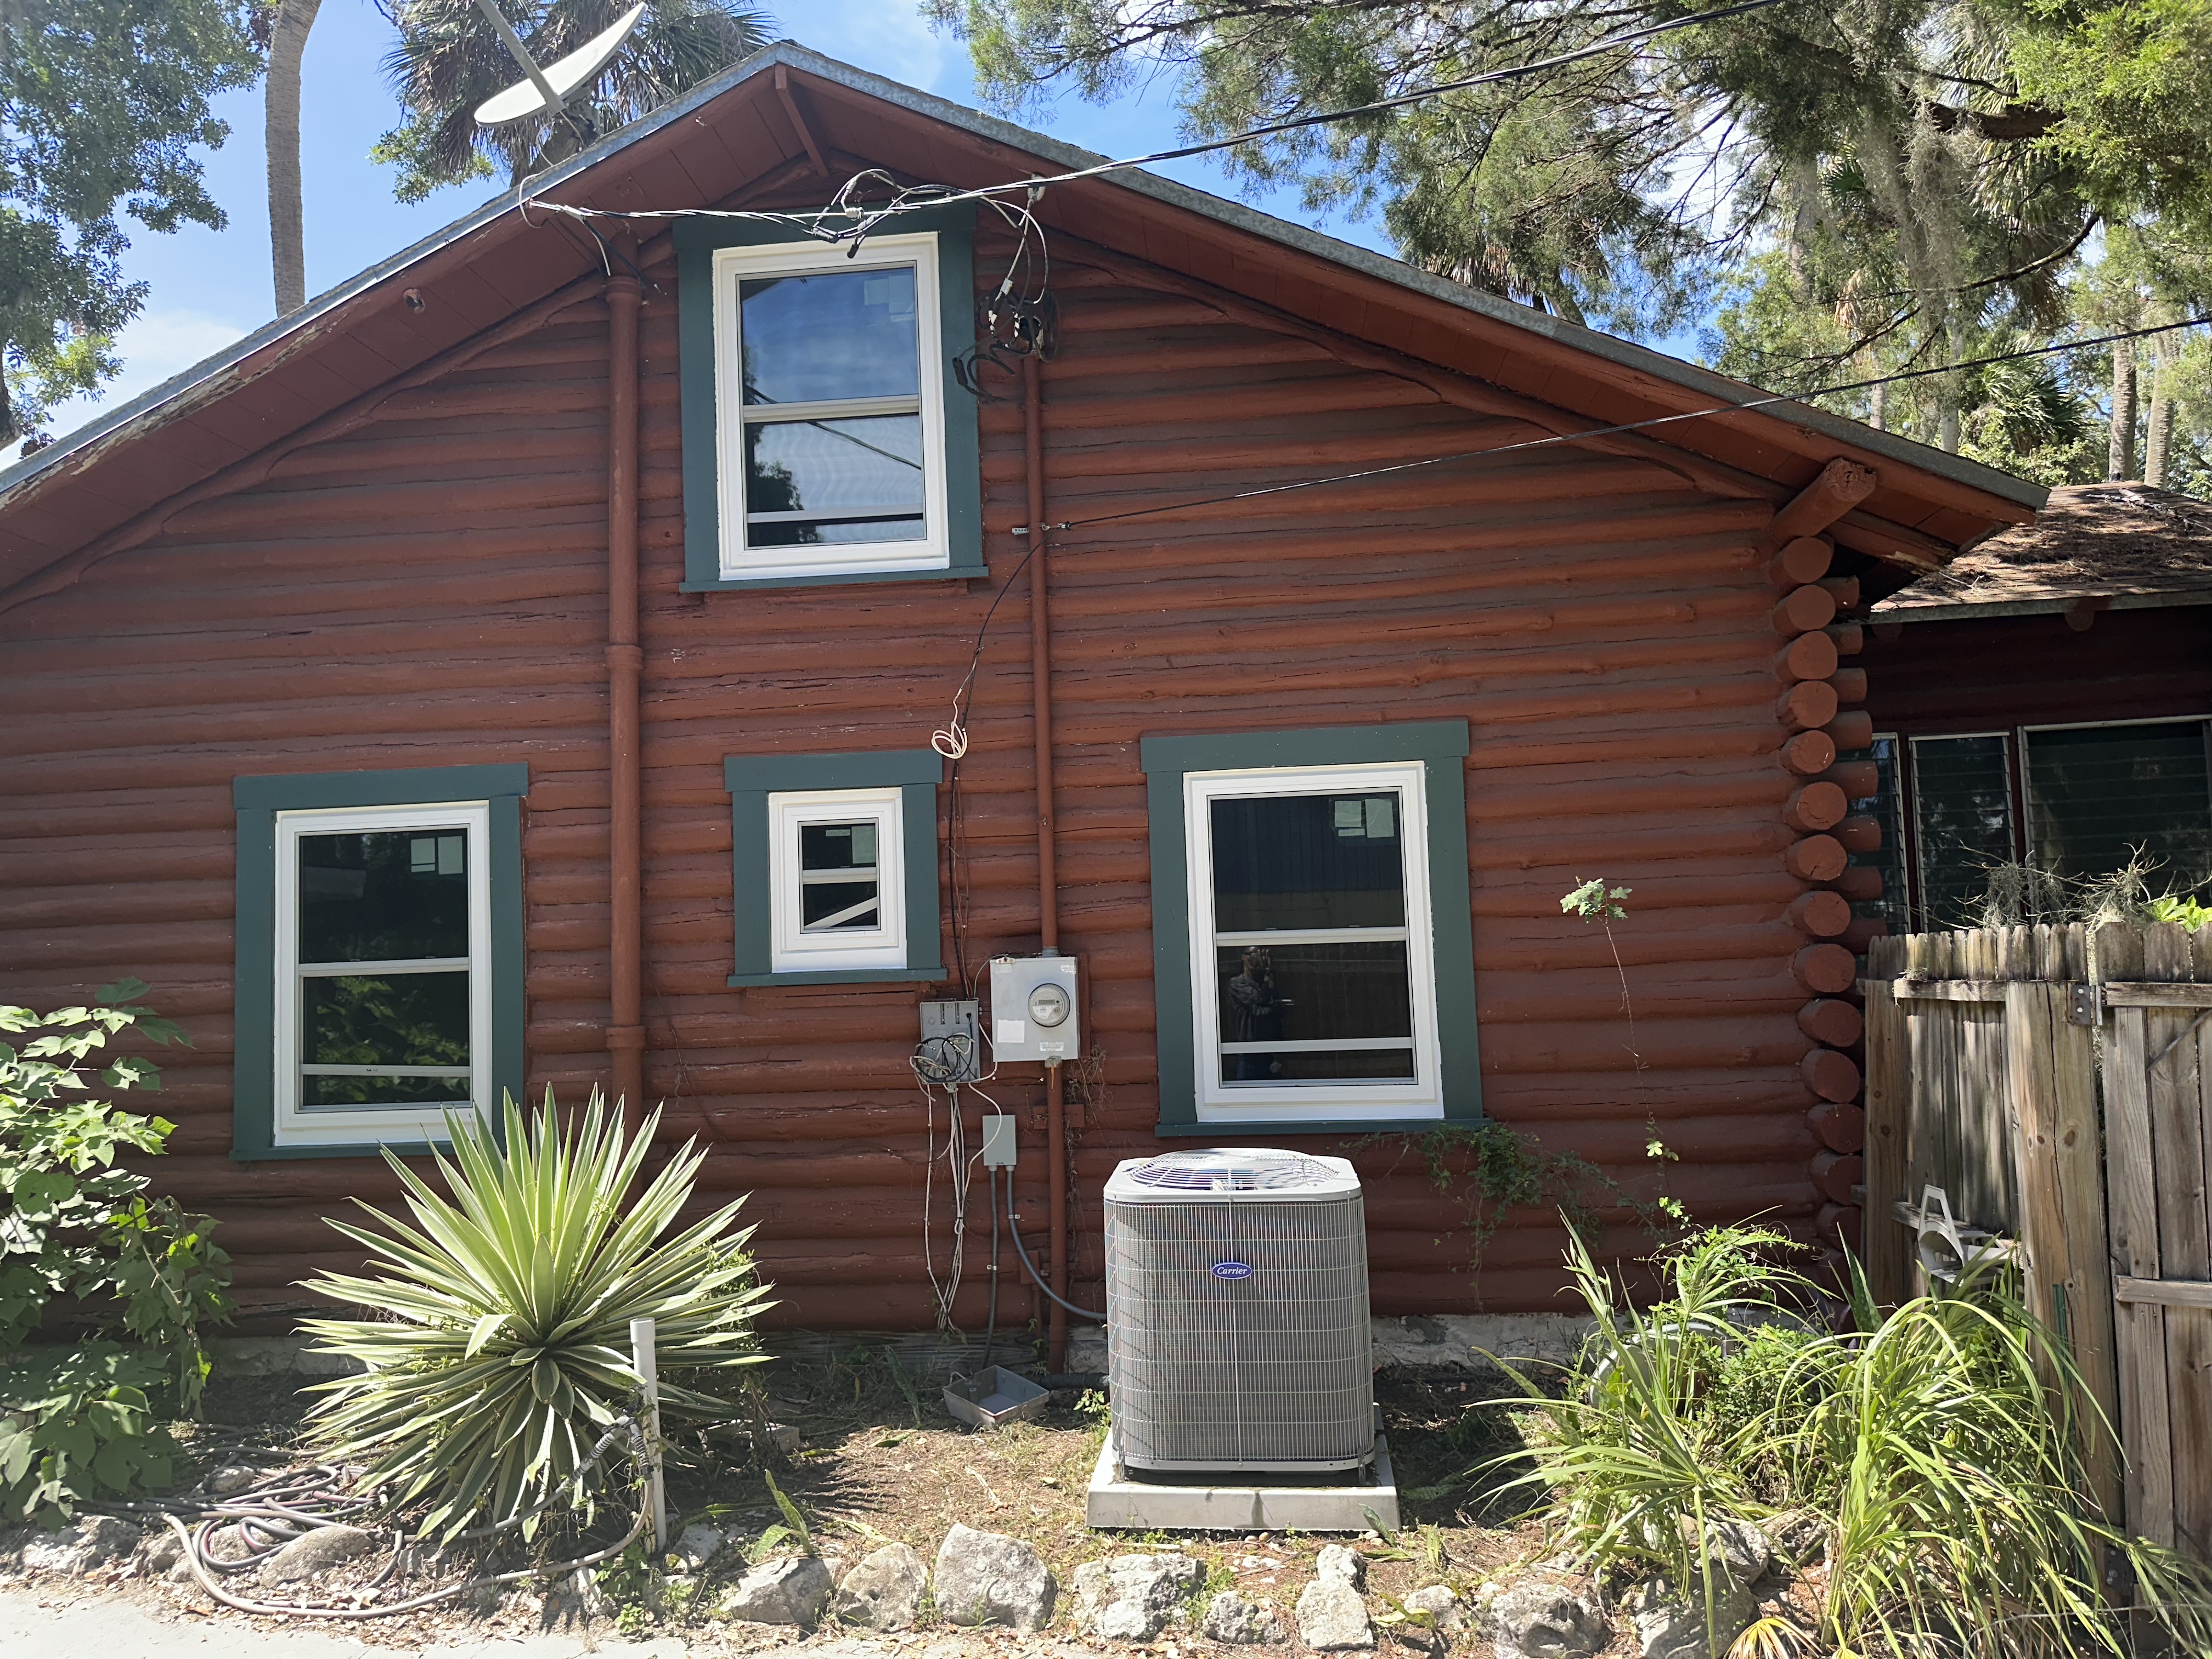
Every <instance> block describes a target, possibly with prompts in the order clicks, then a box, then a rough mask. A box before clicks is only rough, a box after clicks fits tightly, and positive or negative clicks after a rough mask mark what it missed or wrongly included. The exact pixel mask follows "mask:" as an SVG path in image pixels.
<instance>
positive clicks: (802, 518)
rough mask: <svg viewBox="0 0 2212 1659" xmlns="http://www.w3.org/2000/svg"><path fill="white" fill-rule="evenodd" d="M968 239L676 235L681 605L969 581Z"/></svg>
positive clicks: (962, 225)
mask: <svg viewBox="0 0 2212 1659" xmlns="http://www.w3.org/2000/svg"><path fill="white" fill-rule="evenodd" d="M973 224H974V210H973V208H972V207H969V208H966V209H962V210H936V211H930V212H925V213H921V214H917V215H912V216H901V217H900V218H899V219H898V221H897V222H895V223H892V224H890V225H887V226H885V227H884V229H883V231H882V232H881V233H880V234H875V235H871V236H869V237H866V239H864V240H861V241H860V243H858V244H857V245H846V246H831V245H829V244H828V243H824V242H822V241H818V240H814V239H811V238H801V239H797V240H788V239H787V240H775V241H763V240H757V237H758V235H759V234H761V231H762V228H761V227H757V226H748V225H734V226H733V225H728V224H718V225H705V224H690V223H687V224H686V225H684V226H682V227H679V228H678V233H677V247H678V288H679V309H680V313H681V314H680V318H679V322H680V330H681V335H682V362H681V369H682V382H683V396H684V520H685V527H684V543H685V584H684V585H685V586H686V587H687V588H690V589H692V590H694V591H698V590H703V589H714V588H719V587H732V586H746V585H751V584H758V583H771V584H774V583H789V582H805V581H855V580H878V579H881V578H885V577H891V576H902V575H904V576H921V575H933V574H934V575H946V576H966V575H971V574H972V575H980V574H983V572H982V552H981V483H980V471H979V464H978V460H977V444H978V440H977V436H976V427H975V398H974V397H973V396H972V395H971V394H970V393H969V392H967V391H966V390H964V389H963V387H962V386H959V385H958V384H957V377H955V376H954V375H953V374H952V373H951V360H952V359H953V358H954V357H955V356H957V355H958V353H959V352H960V351H961V350H963V349H965V348H966V347H967V346H969V344H971V343H973V337H974V328H973V320H974V319H973V316H972V311H973V306H974V295H973V292H972V289H973V278H972V275H971V271H972V260H971V257H970V253H969V242H970V239H971V237H972V234H973Z"/></svg>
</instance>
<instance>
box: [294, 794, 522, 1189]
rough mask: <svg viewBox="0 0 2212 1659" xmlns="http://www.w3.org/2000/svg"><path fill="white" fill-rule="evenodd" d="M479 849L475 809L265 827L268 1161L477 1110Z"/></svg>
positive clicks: (482, 1047)
mask: <svg viewBox="0 0 2212 1659" xmlns="http://www.w3.org/2000/svg"><path fill="white" fill-rule="evenodd" d="M488 838H489V806H488V805H487V804H486V803H484V802H483V801H468V802H460V803H453V804H448V805H438V806H376V807H355V808H345V809H339V810H331V811H297V812H279V813H277V814H276V1134H275V1140H276V1145H277V1146H355V1145H358V1144H360V1143H361V1142H363V1141H422V1140H442V1139H445V1136H446V1127H445V1117H446V1114H447V1112H448V1111H466V1110H470V1109H474V1110H477V1111H480V1112H481V1111H488V1110H489V1108H490V1104H491V1102H490V1098H489V1096H490V1091H491V1006H492V1002H491V974H490V971H489V959H488V952H487V943H488V941H489V938H490V933H491V893H490V883H489V879H488V878H487V858H486V843H487V841H488Z"/></svg>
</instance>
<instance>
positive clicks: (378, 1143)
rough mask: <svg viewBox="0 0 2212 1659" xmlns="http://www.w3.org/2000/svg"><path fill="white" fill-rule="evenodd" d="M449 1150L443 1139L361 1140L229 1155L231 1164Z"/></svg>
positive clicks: (245, 1148) (413, 1155) (241, 1148)
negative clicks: (336, 1144)
mask: <svg viewBox="0 0 2212 1659" xmlns="http://www.w3.org/2000/svg"><path fill="white" fill-rule="evenodd" d="M452 1150H453V1143H451V1142H450V1141H444V1140H438V1141H429V1140H364V1141H360V1142H353V1141H348V1142H345V1143H343V1145H339V1146H234V1147H232V1148H231V1149H230V1157H231V1161H232V1162H233V1163H234V1164H267V1163H272V1162H279V1161H283V1160H285V1159H297V1158H381V1157H383V1156H384V1154H385V1153H386V1152H396V1153H398V1155H399V1156H400V1157H401V1158H428V1157H430V1156H432V1155H433V1154H434V1153H438V1152H451V1151H452Z"/></svg>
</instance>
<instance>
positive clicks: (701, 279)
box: [674, 206, 990, 593]
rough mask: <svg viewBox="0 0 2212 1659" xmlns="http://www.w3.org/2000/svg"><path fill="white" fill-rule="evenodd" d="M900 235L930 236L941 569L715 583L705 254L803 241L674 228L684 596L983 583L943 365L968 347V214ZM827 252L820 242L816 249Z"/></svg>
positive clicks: (734, 225)
mask: <svg viewBox="0 0 2212 1659" xmlns="http://www.w3.org/2000/svg"><path fill="white" fill-rule="evenodd" d="M897 228H898V230H899V231H900V232H901V233H902V234H905V233H908V232H918V231H935V232H936V233H937V293H938V311H939V331H938V345H939V351H940V352H941V354H942V356H943V358H944V363H943V369H944V375H943V380H944V401H945V408H944V421H945V547H946V550H947V553H948V556H949V561H950V562H949V563H948V564H947V565H946V566H945V568H941V569H933V570H885V571H882V572H876V571H857V572H841V573H839V574H836V575H823V576H767V577H761V578H757V579H749V578H746V577H742V576H734V577H733V576H725V575H724V574H722V509H721V495H720V488H719V483H720V468H721V465H722V456H721V451H720V441H719V438H718V435H717V432H716V426H715V403H714V254H715V251H716V250H717V249H720V248H726V247H757V246H762V245H763V244H766V243H775V242H792V243H803V242H811V241H812V240H813V239H812V238H811V237H807V236H804V235H802V234H799V232H797V231H794V230H792V229H790V228H787V227H785V226H782V225H774V224H763V223H757V222H746V221H744V220H698V219H683V220H678V222H677V225H676V228H675V233H674V234H675V241H676V301H677V304H676V309H677V359H678V384H679V386H680V388H681V393H682V403H683V435H684V580H683V583H682V584H681V586H682V591H683V592H686V593H717V592H732V591H750V590H753V589H757V588H765V587H818V586H837V585H841V584H844V583H848V582H889V581H948V580H957V581H967V580H975V579H979V578H981V577H985V576H987V575H989V574H990V572H989V569H988V568H987V567H986V565H985V564H984V562H983V467H982V440H981V433H980V429H979V427H978V424H977V419H976V402H975V394H974V393H972V392H969V391H968V390H967V389H966V388H965V387H963V386H961V384H960V382H959V380H958V379H957V378H956V377H955V375H954V374H953V372H952V360H953V359H954V358H955V357H957V356H959V355H960V354H961V353H962V352H963V351H964V350H966V349H968V347H969V346H970V345H972V344H973V343H975V208H974V207H973V206H963V207H957V208H942V209H937V210H929V211H923V212H917V213H906V214H902V215H900V216H899V222H898V225H897ZM817 246H822V247H823V249H824V250H825V252H834V250H831V249H830V248H829V245H828V244H827V243H821V244H817Z"/></svg>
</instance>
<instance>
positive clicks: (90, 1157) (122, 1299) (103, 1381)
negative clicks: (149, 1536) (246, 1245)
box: [0, 980, 231, 1523]
mask: <svg viewBox="0 0 2212 1659" xmlns="http://www.w3.org/2000/svg"><path fill="white" fill-rule="evenodd" d="M145 991H146V987H145V986H144V985H143V983H142V982H140V981H137V980H125V981H121V982H120V983H118V984H115V985H111V986H108V987H106V988H105V989H104V990H102V991H101V992H100V1000H99V1001H98V1002H96V1003H94V1005H92V1006H85V1007H72V1008H62V1009H58V1010H56V1011H55V1012H52V1013H48V1014H39V1013H34V1012H32V1011H31V1010H30V1009H28V1008H20V1007H14V1006H4V1007H0V1034H5V1035H6V1036H9V1037H22V1036H25V1035H26V1034H27V1037H28V1040H27V1041H25V1042H22V1043H21V1047H20V1048H18V1047H15V1046H10V1045H8V1044H0V1519H12V1518H15V1517H17V1516H26V1515H35V1516H38V1517H39V1518H40V1520H42V1521H46V1522H53V1523H58V1522H59V1521H60V1520H61V1519H62V1518H63V1517H64V1516H67V1515H69V1514H70V1513H71V1512H72V1510H73V1506H74V1505H75V1504H76V1502H77V1501H78V1500H79V1499H81V1498H90V1497H94V1496H109V1495H118V1496H119V1495H122V1494H125V1493H127V1492H131V1491H133V1490H137V1489H140V1488H143V1487H151V1486H160V1485H163V1484H166V1482H167V1479H168V1450H169V1445H168V1441H167V1434H166V1432H165V1431H162V1430H161V1428H160V1426H159V1424H158V1420H157V1418H158V1413H159V1412H160V1411H161V1410H164V1409H177V1410H184V1411H190V1410H192V1409H194V1408H195V1407H197V1404H198V1401H199V1397H200V1393H201V1390H202V1389H203V1388H204V1385H205V1383H206V1381H207V1376H208V1371H209V1369H210V1362H209V1358H208V1352H207V1346H206V1342H205V1338H204V1328H205V1327H206V1326H207V1325H210V1324H213V1323H216V1322H221V1321H222V1320H224V1319H226V1318H227V1317H228V1316H229V1314H230V1311H231V1302H230V1297H229V1295H228V1285H229V1283H230V1268H229V1257H228V1255H225V1254H224V1253H223V1251H222V1249H219V1248H218V1247H217V1246H216V1244H215V1243H213V1242H212V1240H211V1238H210V1231H211V1229H212V1226H213V1224H212V1223H211V1222H210V1221H209V1220H208V1219H207V1218H205V1217H204V1216H192V1215H187V1214H186V1213H185V1212H184V1211H183V1209H182V1208H181V1207H179V1205H178V1204H177V1202H176V1200H174V1199H171V1198H149V1197H148V1196H147V1192H148V1188H149V1179H148V1177H147V1176H144V1175H143V1174H141V1173H139V1172H137V1170H130V1169H125V1168H123V1167H121V1166H120V1165H118V1162H117V1159H118V1157H119V1156H120V1155H122V1154H124V1153H125V1152H141V1153H145V1154H149V1155H151V1154H155V1153H159V1152H161V1150H162V1148H163V1146H164V1145H165V1144H166V1143H167V1139H168V1137H169V1133H170V1131H171V1128H172V1126H171V1125H170V1124H168V1123H167V1122H165V1121H163V1120H161V1119H160V1118H158V1117H143V1116H140V1115H137V1114H135V1113H131V1112H125V1111H120V1110H118V1109H116V1108H115V1107H114V1106H112V1105H111V1104H109V1103H107V1102H106V1101H104V1100H100V1099H95V1098H94V1097H92V1089H93V1086H94V1084H93V1080H92V1078H90V1077H88V1072H90V1071H91V1070H92V1068H93V1067H94V1066H98V1062H99V1059H100V1055H101V1053H102V1051H103V1050H105V1049H106V1048H108V1046H109V1044H110V1043H111V1042H112V1040H113V1039H115V1038H116V1037H118V1036H120V1035H121V1034H122V1033H123V1032H125V1031H126V1030H136V1031H137V1034H138V1035H140V1036H147V1037H151V1038H152V1039H153V1040H154V1041H155V1042H163V1043H167V1042H184V1041H185V1036H184V1033H183V1032H182V1031H181V1030H179V1028H178V1027H177V1026H176V1025H174V1024H172V1023H171V1022H169V1021H167V1020H165V1019H161V1018H157V1017H155V1015H154V1014H153V1012H151V1011H150V1010H149V1009H147V1008H145V1007H144V1006H141V1005H140V1004H139V1003H138V1001H137V999H138V998H139V997H141V996H143V994H145ZM94 1075H96V1078H97V1080H98V1082H99V1083H100V1085H102V1086H103V1087H104V1088H105V1089H107V1090H112V1091H118V1092H120V1091H124V1090H127V1089H132V1088H145V1089H155V1088H159V1087H160V1086H161V1073H160V1071H159V1069H158V1068H157V1067H156V1066H154V1065H153V1064H152V1063H151V1062H150V1061H148V1060H142V1059H139V1058H137V1057H136V1056H133V1055H128V1054H125V1055H118V1056H117V1057H115V1058H113V1059H112V1060H109V1061H108V1062H107V1063H106V1065H105V1066H99V1067H98V1070H97V1072H96V1073H94ZM58 1297H74V1298H76V1299H77V1300H78V1301H79V1302H81V1303H82V1304H87V1305H88V1307H89V1308H90V1310H92V1312H93V1314H94V1316H95V1317H96V1318H98V1319H99V1320H100V1322H101V1325H102V1327H103V1328H104V1331H105V1334H94V1335H93V1336H92V1337H90V1338H88V1339H85V1340H80V1341H78V1342H77V1343H76V1344H75V1345H67V1344H59V1345H58V1344H36V1345H33V1344H31V1343H30V1342H29V1339H30V1338H31V1337H32V1336H33V1334H36V1333H38V1332H39V1331H40V1327H41V1325H42V1323H43V1322H44V1320H45V1318H46V1312H47V1310H48V1308H49V1307H50V1306H51V1304H52V1303H53V1302H54V1301H55V1300H56V1298H58ZM118 1339H119V1340H118Z"/></svg>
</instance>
